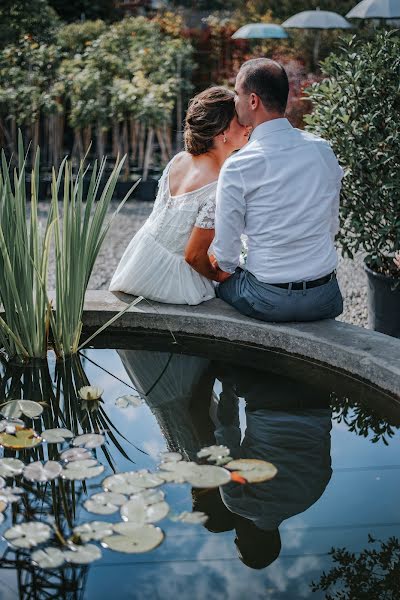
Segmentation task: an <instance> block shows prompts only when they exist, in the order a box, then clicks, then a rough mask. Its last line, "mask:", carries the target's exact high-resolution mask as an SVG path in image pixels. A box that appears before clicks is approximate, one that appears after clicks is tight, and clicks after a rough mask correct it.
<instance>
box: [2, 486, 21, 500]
mask: <svg viewBox="0 0 400 600" xmlns="http://www.w3.org/2000/svg"><path fill="white" fill-rule="evenodd" d="M23 493H24V490H23V489H22V488H20V487H3V488H2V489H1V490H0V502H6V503H7V504H12V503H13V502H19V501H20V500H21V497H20V494H23Z"/></svg>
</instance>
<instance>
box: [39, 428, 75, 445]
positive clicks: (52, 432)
mask: <svg viewBox="0 0 400 600" xmlns="http://www.w3.org/2000/svg"><path fill="white" fill-rule="evenodd" d="M40 435H41V436H42V438H43V439H44V441H45V442H47V443H48V444H62V443H63V442H65V441H66V440H69V439H71V438H73V437H74V434H73V433H72V431H70V430H69V429H64V428H63V427H59V428H55V429H45V431H42V433H41V434H40Z"/></svg>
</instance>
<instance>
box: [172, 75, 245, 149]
mask: <svg viewBox="0 0 400 600" xmlns="http://www.w3.org/2000/svg"><path fill="white" fill-rule="evenodd" d="M234 98H235V95H234V93H233V92H231V91H230V90H228V89H227V88H224V87H222V86H214V87H210V88H208V89H207V90H204V92H200V94H197V96H195V97H194V98H192V99H191V101H190V103H189V107H188V111H187V113H186V119H185V130H184V141H185V150H186V152H189V153H190V154H193V155H194V156H198V155H199V154H204V153H205V152H208V150H210V149H211V148H212V147H213V145H214V141H213V140H214V138H215V137H216V136H217V135H219V134H220V133H222V132H223V131H225V129H228V127H229V124H230V122H231V121H232V119H233V117H234V116H235V101H234Z"/></svg>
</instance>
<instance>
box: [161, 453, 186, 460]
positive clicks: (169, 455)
mask: <svg viewBox="0 0 400 600" xmlns="http://www.w3.org/2000/svg"><path fill="white" fill-rule="evenodd" d="M160 456H161V460H162V462H179V461H180V460H182V454H181V453H180V452H160Z"/></svg>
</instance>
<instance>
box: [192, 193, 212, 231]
mask: <svg viewBox="0 0 400 600" xmlns="http://www.w3.org/2000/svg"><path fill="white" fill-rule="evenodd" d="M195 226H196V227H200V228H201V229H214V227H215V190H213V192H212V193H211V194H209V195H208V196H207V198H206V199H205V201H204V202H203V203H202V204H201V206H200V209H199V212H198V215H197V218H196V223H195Z"/></svg>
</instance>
